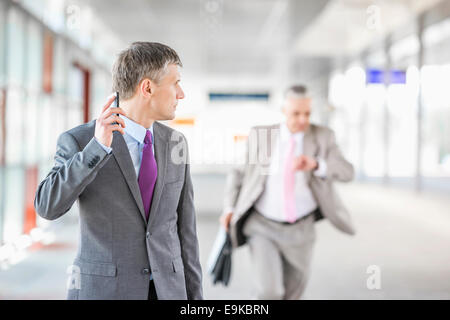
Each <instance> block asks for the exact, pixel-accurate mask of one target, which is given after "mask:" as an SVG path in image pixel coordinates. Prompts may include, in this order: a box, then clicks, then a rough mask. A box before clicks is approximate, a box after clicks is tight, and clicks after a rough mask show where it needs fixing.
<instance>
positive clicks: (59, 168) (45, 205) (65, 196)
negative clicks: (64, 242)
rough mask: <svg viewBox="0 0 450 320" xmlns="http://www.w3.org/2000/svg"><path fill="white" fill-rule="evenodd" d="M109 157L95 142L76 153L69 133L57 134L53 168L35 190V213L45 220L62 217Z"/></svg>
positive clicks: (77, 146)
mask: <svg viewBox="0 0 450 320" xmlns="http://www.w3.org/2000/svg"><path fill="white" fill-rule="evenodd" d="M109 157H111V154H107V153H106V151H105V150H104V149H103V148H102V147H101V146H100V144H99V143H98V142H97V141H96V140H95V138H92V139H91V140H90V142H89V143H88V144H87V145H86V147H85V148H84V149H83V150H81V151H80V147H79V145H78V143H77V141H76V140H75V138H74V137H73V136H72V135H71V134H70V133H68V132H65V133H63V134H61V135H60V136H59V138H58V142H57V146H56V154H55V157H54V159H55V164H54V166H53V168H52V169H51V170H50V173H49V174H48V175H47V177H45V179H44V180H43V181H42V182H41V183H40V184H39V186H38V188H37V190H36V195H35V199H34V207H35V209H36V212H37V213H38V214H39V215H40V216H41V217H42V218H44V219H48V220H55V219H57V218H59V217H61V216H62V215H64V214H65V213H66V212H67V211H69V209H70V208H71V207H72V205H73V203H74V202H75V201H76V200H77V198H78V196H79V195H80V194H81V193H82V192H83V190H84V189H85V188H86V186H87V185H88V184H89V183H91V182H92V180H94V178H95V176H96V174H97V172H98V171H99V170H100V168H101V167H102V166H103V165H104V164H105V163H106V161H107V160H108V159H109Z"/></svg>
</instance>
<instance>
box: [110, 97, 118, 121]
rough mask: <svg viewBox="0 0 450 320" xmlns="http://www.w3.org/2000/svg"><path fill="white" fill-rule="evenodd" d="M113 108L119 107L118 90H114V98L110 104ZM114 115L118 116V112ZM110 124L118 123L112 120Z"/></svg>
mask: <svg viewBox="0 0 450 320" xmlns="http://www.w3.org/2000/svg"><path fill="white" fill-rule="evenodd" d="M111 107H113V108H118V107H119V91H116V98H115V99H114V101H113V103H112V106H111ZM116 116H119V114H118V113H116ZM112 124H118V123H117V122H113V123H112Z"/></svg>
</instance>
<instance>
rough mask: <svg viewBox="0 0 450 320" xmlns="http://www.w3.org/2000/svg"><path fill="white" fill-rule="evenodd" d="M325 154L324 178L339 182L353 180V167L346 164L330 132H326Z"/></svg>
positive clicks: (333, 135)
mask: <svg viewBox="0 0 450 320" xmlns="http://www.w3.org/2000/svg"><path fill="white" fill-rule="evenodd" d="M328 132H329V133H328V138H327V152H326V159H325V161H326V166H327V172H326V178H327V179H332V180H337V181H341V182H348V181H351V180H353V177H354V169H353V165H352V164H351V163H350V162H348V161H347V160H346V159H345V158H344V156H343V155H342V153H341V150H340V149H339V147H338V146H337V144H336V137H335V134H334V132H333V131H332V130H328Z"/></svg>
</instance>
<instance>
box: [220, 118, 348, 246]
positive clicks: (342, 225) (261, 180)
mask: <svg viewBox="0 0 450 320" xmlns="http://www.w3.org/2000/svg"><path fill="white" fill-rule="evenodd" d="M279 132H280V124H275V125H271V126H257V127H253V128H252V129H251V130H250V134H249V137H248V141H247V148H246V156H245V161H244V163H243V164H242V165H238V166H236V167H235V168H234V169H233V170H232V171H231V172H230V174H229V175H228V177H227V182H226V186H225V197H224V208H234V210H233V216H232V219H231V222H230V235H231V240H232V244H233V247H238V246H241V245H243V244H245V243H246V238H245V236H244V234H243V233H242V229H243V226H244V223H245V221H246V219H247V218H248V216H249V214H250V213H251V211H252V210H251V209H252V207H253V205H254V204H255V202H256V200H257V199H258V198H259V197H260V196H261V194H262V191H263V190H264V187H265V182H266V179H267V176H268V174H269V167H270V161H271V156H272V150H273V148H274V143H276V141H277V139H278V136H279ZM303 154H305V155H307V156H310V157H314V158H322V159H324V160H325V162H326V164H327V173H326V177H325V178H321V177H317V176H315V175H314V174H312V172H306V173H305V174H306V179H307V182H308V185H309V187H310V188H311V191H312V194H313V196H314V198H315V199H316V201H317V203H318V205H319V209H320V214H319V215H318V216H316V221H317V220H320V219H322V218H326V219H328V220H329V221H330V222H331V223H332V224H333V225H334V226H335V227H336V228H337V229H339V230H341V231H343V232H345V233H347V234H351V235H353V234H354V233H355V228H354V227H353V224H352V221H351V218H350V215H349V213H348V211H347V210H346V208H345V207H344V206H343V204H342V201H341V200H340V198H339V196H338V195H337V193H336V191H335V189H334V186H333V181H335V180H336V181H341V182H348V181H351V180H352V179H353V176H354V169H353V166H352V164H351V163H349V162H348V161H347V160H345V158H344V157H343V156H342V154H341V152H340V150H339V148H338V146H337V145H336V141H335V135H334V132H333V131H332V130H330V129H328V128H326V127H322V126H318V125H313V124H311V125H310V126H309V128H308V129H307V131H306V132H305V135H304V141H303Z"/></svg>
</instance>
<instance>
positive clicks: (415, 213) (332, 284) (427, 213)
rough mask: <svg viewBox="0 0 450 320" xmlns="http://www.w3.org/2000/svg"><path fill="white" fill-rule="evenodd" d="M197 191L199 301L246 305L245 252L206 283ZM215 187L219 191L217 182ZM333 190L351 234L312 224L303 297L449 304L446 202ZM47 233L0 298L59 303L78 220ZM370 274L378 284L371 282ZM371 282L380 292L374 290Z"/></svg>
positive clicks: (361, 188)
mask: <svg viewBox="0 0 450 320" xmlns="http://www.w3.org/2000/svg"><path fill="white" fill-rule="evenodd" d="M194 182H195V180H194ZM194 185H196V183H194ZM197 185H198V189H197V188H196V192H197V193H196V194H197V199H196V202H201V203H200V205H199V206H198V207H199V208H200V210H197V214H198V220H197V224H198V226H197V228H198V237H199V243H200V258H201V263H202V267H203V273H204V281H203V286H204V297H205V299H236V300H239V299H251V298H252V277H251V275H252V272H251V271H252V270H251V257H250V256H249V252H248V248H247V247H246V246H244V247H242V248H239V249H237V250H236V251H235V252H234V253H233V266H232V278H231V283H230V285H229V286H228V287H223V286H222V285H216V286H214V285H212V282H211V279H210V277H209V275H208V274H207V260H208V256H209V253H210V250H211V247H212V244H213V242H214V239H215V236H216V234H217V231H218V228H219V225H218V215H219V214H220V209H216V208H214V205H209V204H208V203H207V202H208V199H209V201H210V197H207V194H208V193H210V192H211V190H210V189H208V190H207V189H206V188H207V186H208V184H207V183H203V184H202V183H198V181H197ZM215 185H216V186H218V188H220V183H217V181H216V183H215ZM338 191H339V193H340V194H341V196H342V198H343V200H344V203H345V204H346V206H347V207H348V209H349V211H350V212H351V215H352V217H353V219H354V223H355V226H356V228H357V234H356V235H355V236H352V237H351V236H347V235H345V234H343V233H341V232H339V231H338V230H336V229H335V228H334V227H333V226H332V225H331V224H330V223H329V222H328V221H321V222H318V223H317V224H316V228H317V229H316V230H317V240H316V244H315V251H314V255H313V261H312V273H311V278H310V280H309V282H308V285H307V288H306V291H305V294H304V298H305V299H450V199H449V197H445V196H444V195H442V194H427V193H422V194H417V193H415V192H413V191H408V190H405V189H398V188H393V187H386V186H381V185H377V184H363V183H351V184H346V185H339V186H338ZM218 192H219V193H220V190H219V191H218ZM216 207H217V208H220V204H218V205H216ZM50 228H51V230H52V232H53V234H54V236H55V241H54V242H53V243H51V244H49V245H46V246H43V247H41V248H31V249H28V250H27V251H26V252H25V253H24V255H23V257H22V258H21V261H20V262H17V263H16V264H14V265H11V266H9V267H8V268H6V269H4V270H0V299H64V298H65V290H66V289H65V288H66V281H67V276H68V274H67V273H66V270H67V267H68V266H69V265H70V264H71V262H72V260H73V258H74V256H75V253H76V250H77V244H76V243H77V235H78V225H77V220H76V214H71V215H68V216H66V217H62V218H61V219H59V220H56V221H54V222H52V223H51V224H50ZM374 270H375V272H376V274H375V273H373V272H374ZM375 276H379V278H378V279H379V282H373V281H372V280H374V279H375V278H374V277H375ZM371 283H372V284H373V283H375V284H378V285H379V286H376V287H375V288H373V287H372V286H370V284H371Z"/></svg>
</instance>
